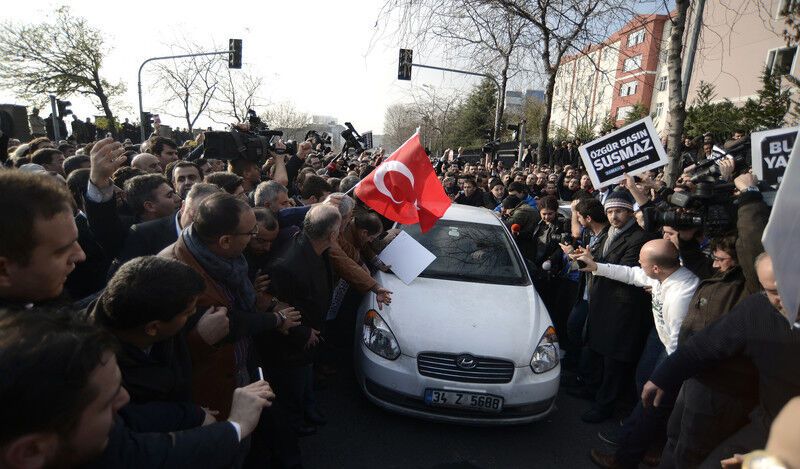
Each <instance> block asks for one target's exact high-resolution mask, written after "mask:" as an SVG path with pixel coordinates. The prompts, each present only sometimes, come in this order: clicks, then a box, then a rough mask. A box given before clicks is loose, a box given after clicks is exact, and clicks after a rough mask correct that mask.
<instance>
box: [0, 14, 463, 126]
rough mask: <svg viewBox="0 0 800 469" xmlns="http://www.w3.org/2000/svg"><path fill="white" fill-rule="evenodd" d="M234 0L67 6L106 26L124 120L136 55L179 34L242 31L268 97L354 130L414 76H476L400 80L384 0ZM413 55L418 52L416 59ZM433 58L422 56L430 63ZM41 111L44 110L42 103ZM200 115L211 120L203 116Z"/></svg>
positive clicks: (164, 50)
mask: <svg viewBox="0 0 800 469" xmlns="http://www.w3.org/2000/svg"><path fill="white" fill-rule="evenodd" d="M241 3H250V2H241ZM241 3H240V2H237V3H232V2H213V3H199V2H188V1H178V0H174V1H163V0H162V1H158V2H156V1H150V0H145V1H132V2H108V1H104V2H99V1H84V0H80V1H72V2H70V3H69V4H70V5H71V8H72V11H73V14H75V15H79V16H83V17H85V18H86V19H87V20H88V21H89V22H90V24H92V25H94V26H95V27H97V28H99V29H100V30H101V31H103V33H104V36H105V41H106V45H107V46H109V47H111V48H112V50H111V52H110V53H109V55H108V57H107V59H106V61H105V64H104V67H103V70H102V71H103V74H104V75H105V76H106V77H108V78H109V79H111V80H118V79H121V80H123V81H124V82H125V83H126V85H127V87H128V91H127V94H126V97H125V101H126V103H127V104H128V105H129V109H128V110H127V111H126V110H120V109H116V110H115V114H116V115H118V116H120V117H121V118H124V117H130V118H131V120H136V119H135V116H136V113H137V107H138V106H137V98H136V72H137V70H138V68H139V65H140V64H141V62H142V61H144V60H145V59H146V58H148V57H154V56H159V55H169V53H170V51H169V48H168V47H167V45H168V44H170V43H174V42H176V41H177V40H180V39H181V38H182V37H186V38H187V39H188V40H189V41H192V42H196V43H199V44H207V45H208V47H209V48H211V47H212V46H213V44H214V43H215V42H216V44H219V45H223V49H224V48H226V47H227V41H228V38H241V39H242V40H243V41H244V47H243V51H244V53H243V56H244V67H245V68H246V69H247V70H248V71H250V72H251V73H254V74H260V75H261V76H263V77H264V79H265V86H264V89H263V91H262V95H263V98H265V100H266V101H267V102H281V101H287V100H289V101H292V102H293V103H294V104H295V105H296V107H297V108H298V109H299V110H300V111H302V112H306V113H308V114H320V115H330V116H333V117H336V118H337V119H338V120H339V122H340V123H341V122H344V121H350V122H352V123H353V124H354V125H355V126H356V128H357V129H358V130H359V131H366V130H373V131H375V132H376V133H382V131H383V118H384V111H385V109H386V107H387V105H389V104H391V103H394V102H398V101H403V100H407V90H408V89H409V88H410V87H412V86H422V85H427V86H433V87H437V88H442V89H449V90H458V89H463V90H468V89H469V87H470V85H471V84H474V83H477V81H478V79H477V78H469V77H467V78H458V77H455V76H453V75H448V74H444V73H442V72H435V71H424V70H422V71H420V70H415V71H414V75H413V80H412V82H411V83H409V82H401V81H398V80H397V55H398V47H399V44H397V40H396V39H395V38H394V37H393V36H392V35H391V34H388V33H386V32H384V31H376V29H375V24H376V19H377V18H378V14H379V10H380V7H381V5H382V4H383V0H358V1H347V2H332V1H321V0H317V1H311V0H292V1H285V2H258V3H256V2H252V4H253V5H254V6H253V7H252V8H251V9H247V8H243V7H242V6H240V5H241ZM62 4H64V2H51V1H48V0H28V1H21V2H16V1H7V2H4V5H3V7H2V10H3V19H10V20H12V21H38V19H39V18H41V17H43V15H45V14H46V13H47V12H48V11H51V10H52V9H54V8H56V7H58V6H59V5H62ZM267 4H269V6H267ZM420 59H421V58H420V57H418V56H417V54H415V57H414V60H415V62H416V61H421V60H420ZM221 60H225V58H224V57H222V58H221ZM436 61H437V59H436V58H429V60H428V63H431V64H435V63H436ZM148 67H150V65H148V66H147V67H146V68H145V70H147V68H148ZM147 81H148V80H147V77H146V78H145V80H144V83H143V88H144V94H145V96H144V108H145V110H148V109H150V108H152V107H153V106H156V105H158V104H160V103H161V101H162V99H161V98H159V97H158V96H155V95H154V93H157V90H153V89H152V88H151V86H148V82H147ZM150 85H152V83H150ZM71 101H72V103H73V106H72V108H73V110H74V112H75V114H77V115H78V116H79V117H81V118H84V117H86V116H87V115H92V116H93V115H95V114H99V113H98V112H97V111H96V110H95V108H94V107H93V106H92V105H91V103H90V102H89V101H88V100H85V99H81V98H79V97H72V98H71ZM0 102H6V103H17V104H23V105H27V104H28V103H24V102H19V101H18V100H16V99H15V98H14V96H13V95H12V94H11V93H10V92H9V91H8V90H0ZM47 114H49V110H48V111H47V112H43V115H44V116H46V115H47ZM162 122H164V123H165V124H168V125H172V126H173V127H174V126H178V127H185V126H186V125H185V121H183V120H180V119H176V118H172V117H169V116H165V115H163V114H162ZM198 125H200V126H203V127H205V126H207V125H211V123H210V122H209V121H207V120H204V121H199V122H198ZM215 127H216V128H219V127H220V126H219V125H215Z"/></svg>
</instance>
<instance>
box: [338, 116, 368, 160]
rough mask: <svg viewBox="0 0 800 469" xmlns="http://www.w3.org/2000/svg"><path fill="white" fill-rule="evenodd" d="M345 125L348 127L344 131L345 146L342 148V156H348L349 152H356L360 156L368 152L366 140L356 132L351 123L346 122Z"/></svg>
mask: <svg viewBox="0 0 800 469" xmlns="http://www.w3.org/2000/svg"><path fill="white" fill-rule="evenodd" d="M344 125H345V126H346V127H347V128H346V129H345V130H342V134H341V135H342V138H343V139H344V146H343V147H342V154H347V151H348V150H354V153H355V154H356V155H359V154H361V153H363V152H364V150H366V147H365V144H366V143H367V141H366V139H365V138H364V137H362V136H361V135H360V134H359V133H358V132H356V129H355V127H353V124H351V123H350V122H345V123H344Z"/></svg>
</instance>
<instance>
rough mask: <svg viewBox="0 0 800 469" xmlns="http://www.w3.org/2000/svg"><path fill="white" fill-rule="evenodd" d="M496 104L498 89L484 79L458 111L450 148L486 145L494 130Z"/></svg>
mask: <svg viewBox="0 0 800 469" xmlns="http://www.w3.org/2000/svg"><path fill="white" fill-rule="evenodd" d="M496 104H497V89H496V88H495V86H494V83H492V81H491V80H489V79H484V80H483V81H482V82H481V84H480V85H478V86H477V87H475V88H474V89H473V90H472V92H471V93H470V94H469V95H468V96H467V98H466V99H465V100H464V104H462V105H461V106H459V108H458V109H457V110H456V113H455V121H454V124H453V132H452V136H451V140H450V142H449V145H448V146H449V147H451V148H454V147H459V146H462V147H480V146H482V145H483V144H484V143H486V140H488V139H490V138H491V133H492V129H493V128H494V115H495V109H496ZM487 134H488V135H489V137H488V138H487Z"/></svg>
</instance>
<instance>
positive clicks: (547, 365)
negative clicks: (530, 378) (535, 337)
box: [531, 326, 559, 374]
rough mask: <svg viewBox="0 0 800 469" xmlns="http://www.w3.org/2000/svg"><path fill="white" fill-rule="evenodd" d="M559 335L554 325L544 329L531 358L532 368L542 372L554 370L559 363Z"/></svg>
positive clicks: (538, 372) (535, 371) (537, 372)
mask: <svg viewBox="0 0 800 469" xmlns="http://www.w3.org/2000/svg"><path fill="white" fill-rule="evenodd" d="M558 353H559V350H558V335H556V329H555V328H554V327H553V326H550V327H548V328H547V330H546V331H544V335H542V338H541V339H540V340H539V344H538V345H537V346H536V350H534V352H533V357H532V358H531V369H532V370H533V372H534V373H536V374H540V373H545V372H547V371H550V370H552V369H553V368H555V367H556V365H558Z"/></svg>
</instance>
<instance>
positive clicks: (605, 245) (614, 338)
mask: <svg viewBox="0 0 800 469" xmlns="http://www.w3.org/2000/svg"><path fill="white" fill-rule="evenodd" d="M604 208H605V211H606V216H607V217H608V221H609V223H610V225H611V226H610V227H609V228H608V232H607V234H606V237H605V239H604V240H603V241H602V245H601V246H600V247H599V249H598V251H599V252H598V254H599V255H600V259H602V260H601V261H600V262H603V263H607V264H618V265H626V266H631V267H634V266H638V265H639V250H640V249H641V247H642V245H644V243H646V242H647V241H649V240H650V239H652V238H651V236H650V235H649V234H648V233H646V232H645V231H643V230H642V229H641V228H640V227H639V225H637V224H636V219H635V218H634V215H633V199H632V197H631V195H630V194H629V193H628V192H625V191H616V192H612V193H611V194H609V196H608V197H607V198H606V201H605V204H604ZM652 327H653V316H652V314H650V297H649V295H648V294H647V292H645V291H644V290H643V289H642V288H639V287H636V286H632V285H627V284H624V283H622V282H618V281H616V280H611V279H609V278H603V277H595V278H592V279H591V283H590V286H589V315H588V319H587V325H586V328H587V342H588V346H589V350H590V355H591V356H592V357H593V359H594V361H595V362H596V363H597V364H598V365H600V367H601V368H602V378H601V379H600V383H599V387H598V389H597V393H596V394H595V403H594V406H593V407H592V408H591V409H590V410H589V411H587V412H586V413H584V414H583V416H582V417H581V418H582V419H583V421H585V422H589V423H599V422H602V421H603V420H605V419H607V418H609V417H611V415H612V413H613V411H614V404H615V403H616V401H617V399H618V398H620V397H624V396H625V395H626V394H630V395H631V397H632V395H633V392H629V391H632V390H633V373H634V370H635V367H636V363H637V361H638V360H639V356H640V355H641V352H642V348H643V347H644V344H645V341H646V339H647V335H648V334H649V332H650V329H651V328H652Z"/></svg>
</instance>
